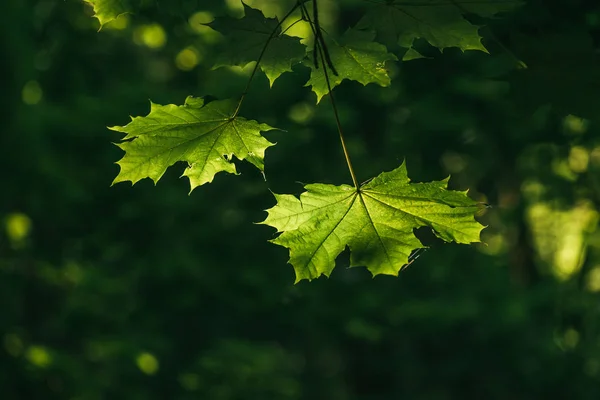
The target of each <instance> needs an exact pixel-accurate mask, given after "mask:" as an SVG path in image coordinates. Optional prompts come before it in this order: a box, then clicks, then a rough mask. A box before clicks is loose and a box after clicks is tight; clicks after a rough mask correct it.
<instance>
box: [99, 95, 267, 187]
mask: <svg viewBox="0 0 600 400" xmlns="http://www.w3.org/2000/svg"><path fill="white" fill-rule="evenodd" d="M235 106H236V104H235V103H234V102H232V101H230V100H218V101H213V102H210V103H207V104H205V103H204V100H203V99H201V98H193V97H188V98H187V99H186V101H185V104H184V105H183V106H177V105H173V104H168V105H165V106H163V105H160V104H154V103H152V104H151V108H150V113H149V114H148V115H147V116H145V117H135V118H132V120H131V122H130V123H129V124H127V125H125V126H114V127H112V128H110V129H112V130H114V131H117V132H123V133H125V134H126V135H125V137H124V138H123V142H121V143H119V144H118V146H119V147H120V148H121V149H123V150H124V151H125V155H124V156H123V158H122V159H121V160H120V161H119V162H118V163H117V164H119V166H120V167H121V170H120V172H119V174H118V175H117V177H116V178H115V180H114V182H113V184H114V183H117V182H124V181H131V182H132V183H133V184H135V183H136V182H137V181H139V180H140V179H143V178H150V179H152V180H153V181H154V183H156V182H158V180H159V179H160V178H161V177H162V175H163V174H164V173H165V171H166V170H167V168H168V167H169V166H171V165H173V164H175V163H176V162H178V161H184V162H187V163H188V167H187V168H186V169H185V172H184V173H183V175H184V176H187V177H188V178H189V180H190V186H191V190H193V189H194V188H196V187H197V186H200V185H203V184H205V183H209V182H212V180H213V178H214V176H215V174H217V173H218V172H221V171H225V172H229V173H233V174H235V173H236V168H235V165H234V164H233V163H232V162H231V160H232V157H233V156H235V157H237V158H238V159H240V160H248V161H249V162H250V163H252V164H253V165H254V166H256V167H257V168H258V169H260V170H261V171H262V170H263V169H264V162H263V160H264V154H265V150H266V149H267V148H268V147H269V146H272V145H273V143H271V142H269V141H268V140H266V139H265V138H264V137H262V136H261V134H260V133H261V131H268V130H271V129H275V128H272V127H270V126H269V125H266V124H259V123H258V122H256V121H251V120H247V119H244V118H241V117H232V114H233V111H234V109H235Z"/></svg>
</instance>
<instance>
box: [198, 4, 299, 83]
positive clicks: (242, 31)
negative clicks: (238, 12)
mask: <svg viewBox="0 0 600 400" xmlns="http://www.w3.org/2000/svg"><path fill="white" fill-rule="evenodd" d="M244 11H245V16H244V17H243V18H241V19H235V18H229V17H226V18H217V19H215V20H214V21H213V22H211V23H210V24H209V26H210V27H211V28H213V29H215V30H216V31H218V32H220V33H221V34H223V35H224V37H225V42H224V43H223V46H222V47H221V49H220V51H219V52H218V54H217V56H216V61H215V64H214V66H215V68H217V67H221V66H228V65H239V66H242V67H243V66H245V65H247V64H248V63H250V62H252V61H257V60H258V58H259V56H260V54H261V52H262V49H263V48H264V46H265V45H267V41H268V40H269V37H271V34H273V36H272V37H271V40H270V41H269V43H268V45H267V48H266V50H265V52H264V54H263V56H262V59H261V60H260V68H261V69H262V71H263V72H264V73H265V75H267V78H268V79H269V83H270V84H271V86H272V85H273V82H275V80H276V79H277V78H278V77H279V76H281V74H283V73H284V72H289V71H292V66H293V65H294V64H297V63H298V62H300V61H301V60H302V59H303V58H304V57H305V55H306V47H305V46H304V45H303V44H301V43H300V39H299V38H295V37H291V36H287V35H285V34H282V31H281V27H280V26H279V22H278V21H277V19H276V18H265V16H264V15H263V14H262V13H261V12H260V11H259V10H256V9H254V8H251V7H248V6H247V5H246V4H244ZM273 32H274V33H273Z"/></svg>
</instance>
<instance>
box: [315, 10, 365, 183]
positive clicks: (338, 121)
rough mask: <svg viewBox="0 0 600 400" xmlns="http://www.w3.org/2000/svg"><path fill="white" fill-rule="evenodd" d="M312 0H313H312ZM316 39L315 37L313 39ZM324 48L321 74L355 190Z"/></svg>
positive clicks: (318, 29) (316, 27) (354, 179)
mask: <svg viewBox="0 0 600 400" xmlns="http://www.w3.org/2000/svg"><path fill="white" fill-rule="evenodd" d="M313 1H314V0H313ZM308 18H309V23H310V24H311V26H312V24H313V21H311V20H310V16H308ZM315 30H316V31H319V32H320V27H319V26H317V25H316V24H315ZM316 40H317V38H316V37H315V41H316ZM324 52H325V51H324V49H323V46H320V47H319V53H320V54H319V55H320V56H321V65H322V66H323V74H324V76H325V82H326V83H327V91H328V92H329V101H330V102H331V107H332V108H333V115H334V117H335V124H336V126H337V130H338V133H339V136H340V142H341V144H342V150H343V151H344V157H345V158H346V164H347V165H348V170H349V171H350V176H351V177H352V183H353V184H354V187H355V188H356V190H360V186H359V184H358V180H357V179H356V174H355V173H354V168H353V167H352V162H351V161H350V154H349V153H348V148H347V147H346V140H345V139H344V133H343V131H342V123H341V122H340V116H339V113H338V109H337V106H336V103H335V98H334V97H333V92H332V90H331V83H330V81H329V72H328V71H327V65H326V64H325V63H326V61H325V60H326V58H325V54H324ZM332 71H334V69H332Z"/></svg>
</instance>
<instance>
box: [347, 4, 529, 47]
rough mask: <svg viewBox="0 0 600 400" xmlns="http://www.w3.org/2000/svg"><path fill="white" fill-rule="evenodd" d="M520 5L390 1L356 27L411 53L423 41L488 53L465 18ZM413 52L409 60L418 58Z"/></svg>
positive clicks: (373, 11) (389, 44) (499, 11)
mask: <svg viewBox="0 0 600 400" xmlns="http://www.w3.org/2000/svg"><path fill="white" fill-rule="evenodd" d="M521 4H522V2H521V1H517V0H478V1H471V0H412V1H403V0H393V1H386V2H381V3H380V4H379V5H377V6H375V7H373V8H371V9H370V10H368V11H367V13H366V14H365V16H364V17H363V18H362V19H361V20H360V21H359V23H358V25H357V27H358V28H359V29H369V30H375V31H376V32H377V39H378V40H380V41H381V42H382V43H384V44H386V45H387V46H394V45H399V46H401V47H404V48H407V49H412V46H413V42H414V40H415V39H418V38H423V39H425V40H427V41H428V42H429V43H430V44H431V45H432V46H434V47H437V48H439V49H440V50H443V49H445V48H447V47H458V48H459V49H461V50H463V51H465V50H481V51H484V52H487V50H486V48H485V47H484V46H483V44H482V43H481V36H479V32H478V30H479V26H475V25H473V24H471V23H470V22H469V21H467V20H466V19H465V18H464V15H465V14H476V15H479V16H481V17H486V18H489V17H493V16H495V15H496V14H498V13H501V12H506V11H510V10H512V9H514V8H516V7H518V6H519V5H521ZM412 51H413V52H412V55H411V59H412V58H418V57H415V54H414V53H415V51H414V49H412Z"/></svg>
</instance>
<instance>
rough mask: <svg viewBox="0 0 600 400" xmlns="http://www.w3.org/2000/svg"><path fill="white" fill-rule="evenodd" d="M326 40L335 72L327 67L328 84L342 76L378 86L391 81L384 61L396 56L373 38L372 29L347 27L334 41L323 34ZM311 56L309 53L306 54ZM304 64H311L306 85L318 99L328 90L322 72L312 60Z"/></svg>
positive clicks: (334, 84) (336, 82)
mask: <svg viewBox="0 0 600 400" xmlns="http://www.w3.org/2000/svg"><path fill="white" fill-rule="evenodd" d="M323 37H324V38H325V40H326V41H327V48H328V50H329V54H330V56H331V61H332V63H333V66H334V67H335V69H336V71H337V73H338V75H337V76H336V75H334V74H333V72H332V71H331V70H329V69H328V77H329V83H330V85H331V88H332V89H333V88H334V87H335V86H337V85H339V84H340V83H342V81H343V80H344V79H350V80H353V81H357V82H360V83H362V84H363V85H367V84H369V83H376V84H378V85H380V86H384V87H385V86H389V85H390V76H389V75H388V71H387V69H386V66H385V62H386V61H390V60H394V61H395V60H398V58H397V57H396V56H395V55H393V54H391V53H388V51H387V49H386V47H385V46H384V45H382V44H379V43H376V42H374V41H373V38H374V37H375V33H373V32H365V31H358V30H355V29H349V30H348V31H346V33H345V34H344V35H343V36H342V37H341V38H340V39H339V41H335V40H333V39H329V38H328V37H326V36H325V35H323ZM309 58H311V59H312V57H309ZM307 65H308V66H309V67H310V68H311V73H310V79H309V80H308V82H307V83H306V86H312V90H313V91H314V92H315V94H316V95H317V103H318V102H319V101H321V99H322V98H323V96H325V95H326V94H327V93H329V90H328V88H327V81H326V80H325V72H324V71H323V67H322V65H319V68H316V67H315V65H314V63H312V61H311V62H310V63H309V62H307Z"/></svg>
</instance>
